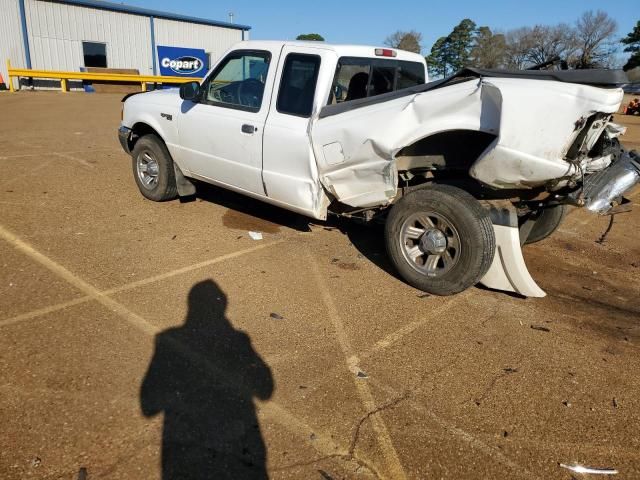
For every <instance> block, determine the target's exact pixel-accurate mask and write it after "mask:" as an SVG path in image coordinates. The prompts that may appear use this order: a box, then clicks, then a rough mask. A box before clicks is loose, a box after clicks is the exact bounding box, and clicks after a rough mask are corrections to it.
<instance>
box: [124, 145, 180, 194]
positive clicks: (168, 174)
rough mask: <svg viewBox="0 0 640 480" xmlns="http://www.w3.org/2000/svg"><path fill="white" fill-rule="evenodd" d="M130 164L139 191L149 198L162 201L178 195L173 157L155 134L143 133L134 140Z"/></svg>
mask: <svg viewBox="0 0 640 480" xmlns="http://www.w3.org/2000/svg"><path fill="white" fill-rule="evenodd" d="M131 165H132V167H133V178H134V179H135V182H136V185H138V189H139V190H140V193H142V195H144V196H145V197H146V198H148V199H149V200H153V201H154V202H164V201H167V200H173V199H174V198H176V197H177V196H178V187H177V186H176V177H175V172H174V170H173V159H172V158H171V155H170V154H169V151H168V150H167V147H166V146H165V144H164V143H163V142H162V140H160V139H159V138H158V137H157V136H156V135H153V134H150V135H145V136H144V137H142V138H141V139H140V140H138V141H137V142H136V145H135V147H134V148H133V151H132V152H131ZM145 165H146V166H145Z"/></svg>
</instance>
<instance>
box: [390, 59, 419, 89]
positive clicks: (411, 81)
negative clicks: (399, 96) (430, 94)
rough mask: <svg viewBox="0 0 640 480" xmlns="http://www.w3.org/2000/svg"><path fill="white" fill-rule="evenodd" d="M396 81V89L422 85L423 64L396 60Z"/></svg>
mask: <svg viewBox="0 0 640 480" xmlns="http://www.w3.org/2000/svg"><path fill="white" fill-rule="evenodd" d="M398 63H399V64H400V65H399V66H398V82H397V86H396V90H401V89H403V88H409V87H415V86H416V85H422V84H423V83H424V80H425V76H424V65H422V64H421V63H416V62H405V61H400V62H398Z"/></svg>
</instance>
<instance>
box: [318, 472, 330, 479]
mask: <svg viewBox="0 0 640 480" xmlns="http://www.w3.org/2000/svg"><path fill="white" fill-rule="evenodd" d="M318 473H319V474H320V476H321V477H322V478H323V479H324V480H333V477H332V476H331V475H329V474H328V473H327V472H325V471H324V470H318Z"/></svg>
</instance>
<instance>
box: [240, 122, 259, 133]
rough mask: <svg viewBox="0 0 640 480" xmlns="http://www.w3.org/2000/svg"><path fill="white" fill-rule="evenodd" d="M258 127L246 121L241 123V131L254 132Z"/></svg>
mask: <svg viewBox="0 0 640 480" xmlns="http://www.w3.org/2000/svg"><path fill="white" fill-rule="evenodd" d="M257 130H258V129H257V128H256V127H254V126H253V125H249V124H247V123H245V124H244V125H242V133H254V132H256V131H257Z"/></svg>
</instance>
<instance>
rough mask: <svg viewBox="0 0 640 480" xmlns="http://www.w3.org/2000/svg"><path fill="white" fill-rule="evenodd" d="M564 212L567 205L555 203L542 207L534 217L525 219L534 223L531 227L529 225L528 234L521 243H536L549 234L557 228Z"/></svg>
mask: <svg viewBox="0 0 640 480" xmlns="http://www.w3.org/2000/svg"><path fill="white" fill-rule="evenodd" d="M566 213H567V207H566V206H565V205H556V206H553V207H549V208H544V209H542V210H541V211H540V213H538V214H537V215H538V216H537V218H536V219H529V220H527V222H535V223H534V224H533V227H531V231H530V232H529V236H527V238H526V239H525V240H524V243H523V244H524V245H528V244H530V243H536V242H539V241H540V240H544V239H545V238H547V237H548V236H550V235H551V234H552V233H553V232H555V231H556V230H557V229H558V227H559V226H560V224H561V223H562V220H564V216H565V215H566ZM525 223H526V222H525Z"/></svg>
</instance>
